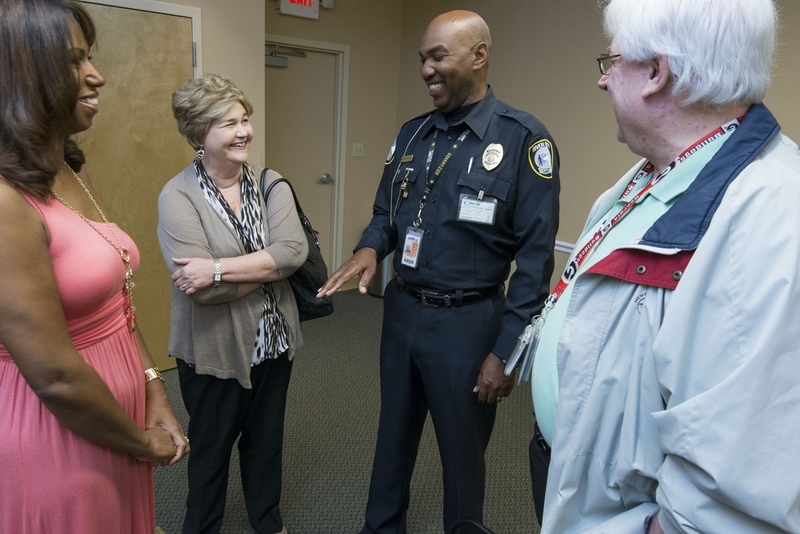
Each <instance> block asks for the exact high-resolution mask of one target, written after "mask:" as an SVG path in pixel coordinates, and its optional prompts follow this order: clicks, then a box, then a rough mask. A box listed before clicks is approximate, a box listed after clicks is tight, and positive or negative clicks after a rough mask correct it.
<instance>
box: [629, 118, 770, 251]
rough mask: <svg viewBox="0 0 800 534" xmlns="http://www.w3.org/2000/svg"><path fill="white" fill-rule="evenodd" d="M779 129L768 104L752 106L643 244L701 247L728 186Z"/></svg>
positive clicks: (646, 236) (674, 247)
mask: <svg viewBox="0 0 800 534" xmlns="http://www.w3.org/2000/svg"><path fill="white" fill-rule="evenodd" d="M778 132H780V125H779V124H778V121H777V120H776V119H775V117H774V116H773V115H772V113H770V111H769V110H768V109H767V107H766V106H765V105H764V104H754V105H753V106H751V107H750V109H749V110H748V112H747V115H746V116H745V118H744V120H743V121H742V123H741V124H740V125H739V127H738V128H737V129H736V131H735V132H734V133H733V134H731V138H730V139H729V140H728V141H727V142H726V143H725V144H724V145H723V146H722V148H720V150H719V151H718V152H717V153H716V154H715V155H714V157H713V158H712V159H711V161H709V162H708V164H707V165H706V166H705V167H704V168H703V170H702V171H700V174H698V175H697V178H696V179H695V180H694V182H692V184H691V185H690V186H689V187H688V188H687V189H686V191H685V192H684V193H683V195H682V196H681V197H680V198H679V199H678V200H676V201H675V204H674V205H673V206H672V207H671V208H670V209H669V211H667V213H665V214H664V215H662V216H661V218H659V219H658V220H657V221H656V222H655V223H654V224H653V226H651V227H650V229H649V230H648V231H647V232H646V233H645V234H644V236H643V237H642V239H641V241H639V244H640V245H644V246H652V247H657V248H668V249H679V250H693V249H695V248H697V245H698V244H699V243H700V240H701V239H702V238H703V235H705V233H706V230H708V225H709V224H710V223H711V218H712V217H713V216H714V213H715V212H716V210H717V208H718V207H719V204H720V202H721V201H722V197H723V196H724V195H725V191H727V189H728V186H729V185H730V184H731V182H733V180H735V179H736V177H737V176H739V174H740V173H741V172H742V171H743V170H744V168H745V167H747V166H748V165H749V164H750V163H751V162H752V161H753V160H754V159H755V158H756V157H757V156H758V155H759V154H760V153H761V151H762V150H763V149H764V147H765V146H767V144H769V143H770V142H771V141H772V140H773V139H774V138H775V137H776V136H777V135H778Z"/></svg>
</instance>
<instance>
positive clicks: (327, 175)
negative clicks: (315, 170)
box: [319, 172, 333, 184]
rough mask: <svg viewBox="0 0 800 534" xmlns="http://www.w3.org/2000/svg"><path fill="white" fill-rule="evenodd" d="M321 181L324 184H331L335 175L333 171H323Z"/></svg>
mask: <svg viewBox="0 0 800 534" xmlns="http://www.w3.org/2000/svg"><path fill="white" fill-rule="evenodd" d="M319 181H320V182H322V183H323V184H329V183H331V182H332V181H333V176H331V173H329V172H323V173H322V178H320V179H319Z"/></svg>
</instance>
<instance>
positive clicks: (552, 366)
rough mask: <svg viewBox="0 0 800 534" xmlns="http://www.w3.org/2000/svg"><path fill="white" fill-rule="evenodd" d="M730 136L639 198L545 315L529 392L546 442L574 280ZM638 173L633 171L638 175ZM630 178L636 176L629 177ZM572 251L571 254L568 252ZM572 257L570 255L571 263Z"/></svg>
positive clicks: (630, 238) (633, 233)
mask: <svg viewBox="0 0 800 534" xmlns="http://www.w3.org/2000/svg"><path fill="white" fill-rule="evenodd" d="M729 137H730V136H729V135H725V136H722V137H720V138H717V139H715V140H714V141H712V142H710V143H709V144H707V145H706V146H704V147H703V148H702V149H700V150H699V151H698V152H696V153H695V154H694V155H692V156H691V157H689V158H688V159H686V160H684V161H683V162H682V163H680V164H679V165H677V166H676V167H675V168H674V169H673V170H672V171H671V172H670V173H669V174H668V175H667V176H665V177H664V178H663V179H662V180H661V181H660V182H659V183H658V184H656V185H654V186H653V187H652V189H650V191H649V192H648V193H647V194H646V195H645V197H644V198H642V199H639V201H638V203H637V204H636V206H635V207H634V208H633V209H632V210H630V212H628V214H627V215H626V216H625V217H624V218H623V219H622V220H621V221H620V222H619V223H617V225H616V226H615V227H614V228H612V229H611V230H610V231H609V232H608V233H607V234H606V235H605V237H604V238H603V239H602V241H600V242H599V243H598V244H597V245H595V247H594V249H593V250H592V251H591V253H590V255H589V258H588V259H587V260H586V261H585V262H584V264H583V265H582V266H581V267H580V269H579V270H578V273H577V274H576V276H575V278H573V280H572V282H571V283H570V284H569V285H568V286H567V288H566V289H565V290H564V292H563V293H562V295H561V296H560V297H559V299H558V301H556V303H555V305H554V306H553V308H552V309H550V310H549V312H548V313H547V317H546V320H545V322H544V326H543V328H542V332H541V335H540V338H539V344H538V346H537V347H536V353H535V355H534V360H533V365H532V369H531V393H532V395H533V409H534V413H535V414H536V423H537V424H538V425H539V429H540V430H541V432H542V436H543V437H544V439H545V440H546V441H547V443H552V442H553V427H554V426H555V417H556V408H557V406H558V345H559V343H561V344H564V345H569V343H570V339H569V336H570V335H571V330H569V329H567V330H565V331H563V332H562V329H563V328H564V326H565V324H564V323H565V321H566V316H567V310H568V309H569V302H570V298H571V295H572V288H573V285H574V283H575V281H576V280H577V278H578V277H579V276H580V275H581V274H582V273H583V272H584V271H586V270H587V269H588V268H590V267H591V266H592V265H594V264H595V263H597V262H598V261H600V260H601V259H602V258H604V257H606V256H607V255H608V254H609V253H611V252H612V251H613V250H615V249H617V248H619V247H620V245H622V244H624V243H635V242H637V241H638V240H639V239H640V238H641V237H642V235H644V232H645V231H646V230H647V229H648V228H650V226H652V225H653V223H654V222H655V221H656V220H658V218H659V217H661V216H662V215H663V214H664V213H666V212H667V210H669V208H670V207H671V206H672V205H673V204H674V203H675V201H676V200H677V199H678V197H680V196H681V195H682V194H683V192H684V191H686V189H687V188H688V187H689V185H691V183H692V182H693V181H694V179H695V178H696V177H697V175H698V174H699V173H700V171H701V170H702V169H703V167H705V166H706V164H707V163H708V162H709V161H710V160H711V158H713V157H714V155H715V154H716V153H717V151H718V150H719V149H720V147H722V145H723V143H725V141H726V140H727V139H728V138H729ZM638 170H639V169H636V172H638ZM629 174H630V176H631V177H633V176H635V172H633V173H629ZM650 178H652V176H648V177H647V179H642V180H641V181H640V183H639V184H637V186H636V188H635V189H634V190H633V191H631V192H630V193H628V195H627V196H626V197H625V198H623V199H618V200H617V201H616V202H615V203H614V204H613V205H612V206H611V209H610V210H608V212H607V213H606V215H605V216H604V217H602V218H601V219H600V220H599V222H598V223H597V224H596V225H594V226H593V227H592V228H589V229H588V230H587V231H586V232H584V234H583V235H582V236H581V237H580V239H578V242H577V243H576V245H575V249H574V251H578V250H580V249H581V248H582V247H583V246H584V245H585V244H586V242H587V241H588V240H589V239H590V238H591V236H593V235H594V234H595V232H596V231H597V229H598V228H600V226H601V225H603V224H605V221H607V220H609V219H610V218H611V217H613V216H614V215H616V214H617V213H619V211H620V209H621V208H622V206H623V205H624V204H626V203H627V202H628V201H629V200H630V199H631V197H633V196H634V195H635V194H636V193H637V192H638V191H639V190H640V189H642V188H643V187H644V186H645V185H646V184H647V183H648V182H649V181H650ZM573 253H574V252H573ZM571 260H572V257H570V261H571Z"/></svg>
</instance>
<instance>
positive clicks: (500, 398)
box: [497, 397, 505, 402]
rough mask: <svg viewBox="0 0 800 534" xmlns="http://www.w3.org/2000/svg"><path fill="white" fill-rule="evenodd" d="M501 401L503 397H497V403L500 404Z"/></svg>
mask: <svg viewBox="0 0 800 534" xmlns="http://www.w3.org/2000/svg"><path fill="white" fill-rule="evenodd" d="M503 399H505V397H497V402H500V401H501V400H503Z"/></svg>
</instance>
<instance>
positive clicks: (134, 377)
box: [0, 197, 155, 534]
mask: <svg viewBox="0 0 800 534" xmlns="http://www.w3.org/2000/svg"><path fill="white" fill-rule="evenodd" d="M26 198H27V199H28V201H29V202H30V203H31V204H32V205H33V206H34V207H35V208H36V209H37V210H38V211H39V212H40V213H41V215H42V217H44V219H45V221H46V223H47V226H48V228H49V230H50V237H51V242H50V256H51V258H52V260H53V266H54V268H55V274H56V281H57V283H58V292H59V295H60V297H61V303H62V306H63V308H64V314H65V316H66V319H67V326H68V328H69V332H70V337H71V338H72V342H73V343H74V345H75V347H76V348H77V349H78V351H79V352H80V353H81V355H82V356H83V357H84V359H85V360H86V362H87V363H88V364H89V365H91V366H92V367H93V368H94V369H95V370H96V371H97V373H98V374H99V375H100V377H102V378H103V380H105V382H106V384H107V385H108V387H109V389H110V390H111V392H112V393H113V395H114V397H115V398H116V399H117V402H119V404H120V406H122V408H123V409H124V410H125V411H126V412H127V413H128V414H129V415H130V416H131V417H132V418H133V419H134V420H135V421H136V422H137V423H138V424H139V426H140V427H142V428H143V427H144V422H145V384H144V375H143V372H142V371H143V369H142V360H141V356H140V354H139V350H138V346H137V343H136V338H135V337H134V334H133V333H131V332H130V330H129V328H128V325H127V323H126V320H125V316H124V305H125V304H124V296H123V292H122V290H123V284H124V280H125V270H124V264H123V263H122V260H121V259H120V256H119V254H118V252H117V251H116V250H115V249H114V248H113V247H112V246H111V245H110V244H109V243H108V242H107V241H105V240H104V239H103V238H102V237H101V236H100V235H98V234H97V232H95V230H93V229H92V228H91V227H90V226H89V225H88V224H87V223H86V222H85V221H84V220H83V219H81V218H80V217H79V216H78V215H76V214H75V213H73V212H72V211H71V210H69V209H68V208H66V207H65V206H63V205H62V204H61V203H59V202H57V201H55V200H49V201H47V202H43V201H40V200H37V199H34V198H32V197H26ZM95 226H97V227H98V228H99V229H100V230H101V231H103V232H105V233H106V235H107V236H108V237H109V239H110V240H111V241H112V242H114V243H115V244H116V239H115V238H114V235H113V234H112V233H111V232H110V231H109V230H108V228H107V226H106V225H105V224H103V223H95ZM114 231H115V232H116V233H117V235H118V236H119V239H120V240H121V241H122V244H123V245H124V246H125V247H126V248H127V249H128V251H129V252H130V254H131V266H132V267H133V268H134V269H135V268H136V267H137V266H138V264H139V252H138V249H137V248H136V245H135V244H134V243H133V241H132V240H131V238H130V237H129V236H128V235H127V234H125V233H124V232H122V231H121V230H120V229H119V228H117V227H116V226H115V227H114ZM0 298H2V297H0ZM0 341H1V340H0ZM53 357H54V358H56V357H58V354H53ZM154 530H155V513H154V489H153V467H152V465H151V464H149V463H146V462H139V461H137V460H136V459H134V458H133V457H131V456H129V455H127V454H124V453H120V452H114V451H111V450H110V449H107V448H104V447H100V446H97V445H94V444H92V443H89V442H88V441H86V440H84V439H83V438H81V437H79V436H77V435H76V434H74V433H72V432H71V431H70V430H68V429H67V428H65V427H64V426H63V425H62V424H61V423H59V421H58V420H57V419H56V418H55V417H54V416H53V414H52V413H51V412H50V411H49V410H48V409H47V408H46V407H45V406H44V405H43V404H42V403H41V402H40V401H39V399H38V397H37V396H36V395H35V394H34V393H33V391H32V390H31V388H30V387H29V386H28V383H27V382H26V381H25V379H24V378H23V377H22V375H21V374H20V372H19V369H18V368H17V366H16V364H15V363H14V361H13V360H12V359H11V356H10V355H9V353H8V351H7V350H6V348H5V347H4V346H3V345H2V343H0V532H19V533H25V532H52V533H56V532H57V533H62V532H64V533H67V532H69V533H81V534H87V533H98V534H99V533H103V534H114V533H137V534H139V533H152V532H154Z"/></svg>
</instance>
